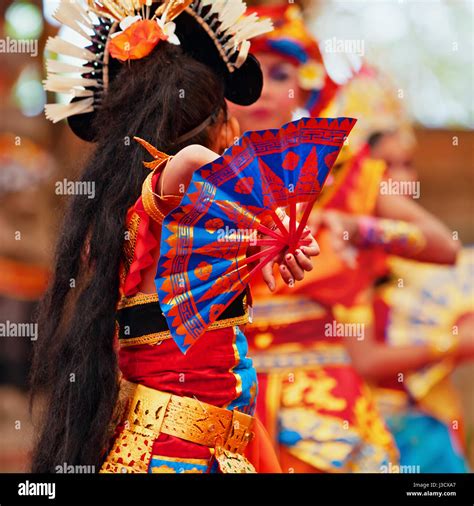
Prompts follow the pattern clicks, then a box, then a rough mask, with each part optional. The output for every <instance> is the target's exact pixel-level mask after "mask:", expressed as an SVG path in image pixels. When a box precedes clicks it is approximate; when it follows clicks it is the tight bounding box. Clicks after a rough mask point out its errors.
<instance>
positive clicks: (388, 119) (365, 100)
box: [325, 65, 415, 152]
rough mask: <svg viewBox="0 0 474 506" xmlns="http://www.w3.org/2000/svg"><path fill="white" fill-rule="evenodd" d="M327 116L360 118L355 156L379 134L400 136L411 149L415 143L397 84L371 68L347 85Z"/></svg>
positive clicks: (353, 136) (353, 143) (352, 144)
mask: <svg viewBox="0 0 474 506" xmlns="http://www.w3.org/2000/svg"><path fill="white" fill-rule="evenodd" d="M325 114H335V115H340V116H350V117H354V118H359V120H358V122H357V126H356V128H354V130H353V131H352V133H351V139H350V142H349V147H350V151H351V152H356V151H358V149H359V148H360V147H361V146H362V145H363V144H365V143H366V142H367V141H368V140H369V138H370V137H371V136H372V135H373V134H375V133H389V132H398V133H400V134H401V136H402V140H403V142H404V143H405V144H406V145H407V146H411V145H413V144H414V142H415V135H414V132H413V126H412V121H411V119H410V117H409V115H408V113H407V110H406V107H405V104H404V101H403V98H401V97H400V96H398V94H397V89H396V87H395V85H394V83H393V82H392V81H391V80H390V79H389V77H388V76H387V75H385V74H383V73H381V72H380V71H378V70H376V69H374V68H371V67H369V66H367V65H365V66H364V67H363V69H362V70H361V72H360V73H359V74H358V75H357V76H356V77H355V78H353V79H352V80H351V81H350V82H349V83H348V84H346V85H345V87H344V88H343V90H342V92H341V93H340V94H339V96H338V97H337V99H336V100H335V101H334V102H333V103H332V104H331V106H330V107H329V108H328V110H326V111H325Z"/></svg>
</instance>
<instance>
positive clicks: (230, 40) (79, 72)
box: [44, 0, 272, 122]
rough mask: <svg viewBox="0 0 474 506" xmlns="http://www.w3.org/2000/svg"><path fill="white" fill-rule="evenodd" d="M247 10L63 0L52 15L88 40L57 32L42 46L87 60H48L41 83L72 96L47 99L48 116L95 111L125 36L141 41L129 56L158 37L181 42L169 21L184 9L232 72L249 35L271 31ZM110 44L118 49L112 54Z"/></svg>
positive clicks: (217, 4) (218, 4)
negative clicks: (53, 100)
mask: <svg viewBox="0 0 474 506" xmlns="http://www.w3.org/2000/svg"><path fill="white" fill-rule="evenodd" d="M246 9H247V6H246V4H245V2H243V1H241V0H194V1H193V0H165V1H163V2H161V3H159V2H157V1H154V0H61V3H60V5H59V7H58V9H57V11H56V12H55V14H54V17H55V18H56V19H57V20H58V21H59V22H61V23H62V24H64V25H66V26H68V27H69V28H71V29H72V30H74V31H75V32H76V33H77V34H79V35H80V36H82V37H83V38H84V39H85V41H86V43H88V45H87V46H86V47H78V46H76V45H74V44H72V43H70V42H68V41H66V40H64V39H62V38H60V37H58V36H56V37H50V38H49V39H48V42H47V44H46V49H47V50H48V51H50V52H52V53H57V54H58V55H64V56H68V57H72V58H76V59H78V60H86V63H83V62H82V61H78V63H77V64H70V63H65V62H62V61H58V60H57V59H52V58H50V59H48V60H47V71H48V75H47V79H46V80H45V81H44V88H45V89H46V90H47V91H52V92H56V93H64V94H67V95H69V96H72V97H73V100H72V101H71V102H70V103H69V104H47V105H46V107H45V112H46V117H47V118H48V119H50V120H51V121H53V122H57V121H60V120H62V119H65V118H68V117H70V116H75V115H78V114H85V113H90V112H93V111H94V110H95V109H96V108H97V107H98V106H99V105H100V102H101V98H102V94H103V92H104V91H105V90H106V89H107V87H108V80H109V77H110V76H109V72H108V66H109V60H110V58H111V57H114V54H115V55H116V56H117V55H118V54H120V53H121V49H124V48H125V49H127V50H128V49H129V48H128V47H127V44H130V42H129V41H132V42H131V43H135V42H136V43H137V45H139V44H142V47H136V49H137V51H136V52H135V53H134V54H133V55H131V51H128V53H126V54H128V55H129V58H130V59H133V58H135V59H136V58H141V57H144V56H146V55H147V54H148V53H149V52H150V51H151V50H152V49H153V47H154V46H155V45H156V44H157V43H158V42H159V41H160V40H168V41H169V42H172V43H175V44H179V39H178V40H177V38H176V36H175V35H174V28H175V27H174V23H173V20H174V19H176V18H177V17H178V16H179V15H180V14H182V13H183V12H186V13H187V14H188V15H190V16H192V18H194V20H195V21H196V22H197V23H198V24H199V25H200V26H201V27H202V28H203V29H204V31H205V32H206V33H207V35H208V36H209V37H210V38H211V40H212V41H213V42H214V44H215V46H216V49H217V51H218V53H219V55H220V57H221V59H222V61H223V62H224V64H225V66H226V68H227V71H228V72H229V73H233V72H234V71H235V70H237V69H239V68H240V67H241V66H242V65H243V64H244V63H245V61H246V59H247V56H248V52H249V48H250V42H249V39H251V38H253V37H256V36H258V35H261V34H263V33H266V32H268V31H271V30H272V23H271V21H270V20H259V19H258V16H257V15H256V14H252V15H249V16H246V15H245V12H246ZM152 21H153V23H154V22H156V26H158V27H159V28H160V30H158V28H156V27H155V25H154V24H153V23H151V22H152ZM150 29H151V31H150ZM120 30H122V31H120ZM127 30H128V32H127ZM125 32H127V33H125ZM115 38H117V40H115V42H114V39H115ZM119 38H121V39H120V41H119ZM127 38H128V39H127ZM137 40H138V42H137ZM114 46H116V48H117V47H118V50H117V51H116V52H115V53H113V52H112V53H111V51H110V49H111V47H114ZM143 48H145V50H143ZM147 51H148V52H147ZM117 57H118V56H117ZM119 59H122V58H119ZM64 74H66V75H64Z"/></svg>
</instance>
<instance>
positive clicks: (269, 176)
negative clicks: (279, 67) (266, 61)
mask: <svg viewBox="0 0 474 506" xmlns="http://www.w3.org/2000/svg"><path fill="white" fill-rule="evenodd" d="M354 124H355V120H354V119H351V118H336V119H329V118H303V119H300V120H298V121H293V122H291V123H288V124H286V125H284V126H283V127H282V128H281V129H278V130H264V131H258V132H247V133H245V134H244V135H243V136H242V137H241V138H240V139H239V141H238V142H237V143H236V144H234V145H233V146H232V147H230V148H229V149H227V150H226V152H225V153H224V154H223V156H222V157H220V158H218V159H216V160H215V161H214V162H212V163H209V164H207V165H205V166H203V167H201V168H200V169H198V170H197V171H195V172H194V175H193V178H192V180H191V183H190V185H189V187H188V190H187V192H186V194H185V196H184V197H183V200H182V202H181V205H180V206H179V207H177V208H176V209H175V210H174V211H172V212H171V213H170V214H169V215H168V216H167V217H166V218H165V220H164V222H163V227H162V236H161V245H160V248H161V249H160V259H159V262H158V268H157V273H156V278H155V284H156V289H157V293H158V298H159V300H160V305H161V308H162V311H163V313H164V315H165V317H166V320H167V323H168V327H169V329H170V332H171V335H172V337H173V339H174V340H175V342H176V343H177V345H178V346H179V348H180V349H181V351H182V352H183V353H186V351H187V350H188V349H189V348H190V347H191V346H192V345H193V343H194V342H195V341H196V340H197V339H198V338H199V337H200V336H201V335H202V334H203V333H204V332H205V331H206V329H207V328H208V327H209V325H211V324H212V323H213V322H214V321H215V320H216V319H217V318H218V317H219V316H220V315H221V314H222V312H223V311H224V310H225V309H226V308H227V307H228V306H229V304H230V303H231V302H232V301H233V300H234V299H235V298H236V297H237V296H238V295H239V294H240V293H242V291H243V290H245V288H246V286H247V284H248V283H249V280H250V278H251V277H253V276H255V275H256V274H257V273H258V271H260V270H261V269H262V267H263V266H264V265H265V264H266V263H268V262H270V261H272V260H273V259H274V257H275V256H276V255H277V254H279V253H282V252H285V253H286V252H287V251H289V252H294V251H295V249H296V248H298V247H300V246H301V245H304V244H308V243H309V242H310V239H309V238H308V237H307V234H308V232H304V228H305V225H306V222H307V220H308V218H309V215H310V212H311V209H312V206H313V204H314V202H315V201H316V199H317V198H318V195H319V194H320V192H321V189H322V187H323V185H324V182H325V181H326V178H327V176H328V174H329V171H330V169H331V168H332V166H333V164H334V162H335V161H336V158H337V156H338V154H339V152H340V150H341V148H342V145H343V144H344V141H345V139H346V138H347V136H348V134H349V132H350V131H351V129H352V127H353V126H354ZM298 204H303V206H298ZM300 208H302V209H304V211H303V212H302V216H301V218H300V219H299V220H298V221H297V213H298V211H300V210H301V209H300ZM281 209H283V210H286V213H287V214H288V216H289V222H288V223H287V224H286V225H287V226H285V225H284V224H283V221H282V220H281V219H280V216H281V214H279V213H278V210H281ZM300 215H301V212H300ZM250 246H256V247H258V250H259V251H258V252H257V253H253V254H249V247H250ZM257 261H258V262H257Z"/></svg>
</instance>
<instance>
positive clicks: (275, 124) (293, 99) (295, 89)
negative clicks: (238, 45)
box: [229, 53, 304, 132]
mask: <svg viewBox="0 0 474 506" xmlns="http://www.w3.org/2000/svg"><path fill="white" fill-rule="evenodd" d="M256 56H257V58H258V60H259V62H260V65H261V67H262V72H263V90H262V95H261V97H260V98H259V99H258V100H257V102H256V103H255V104H252V105H250V106H246V107H244V106H239V105H236V104H231V103H229V111H230V113H231V114H232V115H233V116H235V117H236V118H237V119H238V121H239V123H240V127H241V129H242V131H243V132H246V131H248V130H266V129H268V128H280V127H281V126H282V125H283V124H285V123H288V122H289V121H291V119H292V112H293V111H294V110H295V109H296V108H298V107H302V105H303V103H304V100H303V93H302V91H301V89H300V87H299V85H298V67H297V65H295V64H293V63H291V62H290V61H289V60H287V59H286V58H283V57H282V56H278V55H276V54H271V53H257V54H256Z"/></svg>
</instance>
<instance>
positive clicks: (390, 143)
mask: <svg viewBox="0 0 474 506" xmlns="http://www.w3.org/2000/svg"><path fill="white" fill-rule="evenodd" d="M371 154H372V158H378V159H381V160H384V161H385V162H386V163H387V176H389V177H391V178H392V179H394V180H397V181H416V180H417V179H418V177H417V173H416V170H415V168H414V167H413V149H412V148H411V147H408V146H406V144H405V143H404V142H403V139H402V137H401V136H400V134H399V133H397V132H395V133H391V134H385V135H384V136H383V137H382V138H381V139H380V140H379V141H378V142H377V144H376V145H375V146H374V147H373V148H372V151H371Z"/></svg>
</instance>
